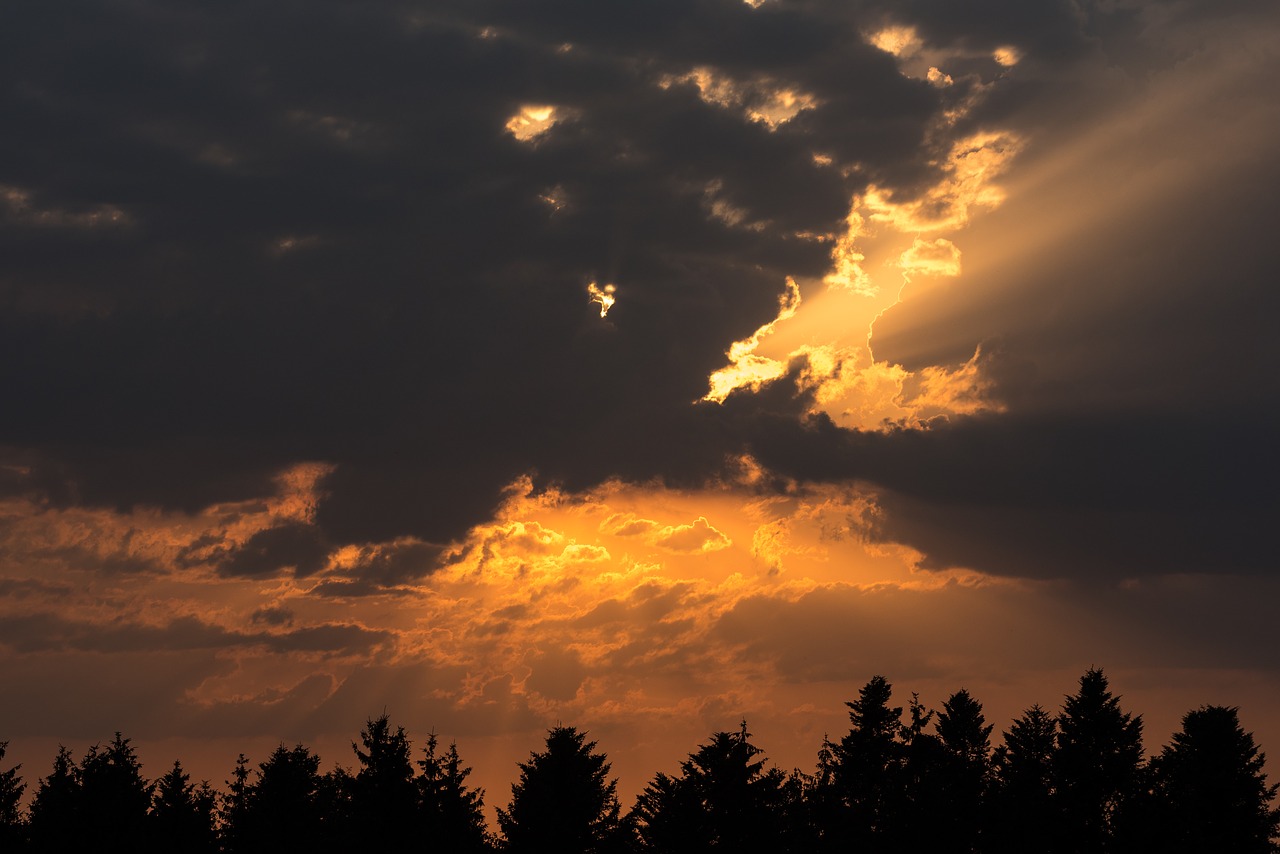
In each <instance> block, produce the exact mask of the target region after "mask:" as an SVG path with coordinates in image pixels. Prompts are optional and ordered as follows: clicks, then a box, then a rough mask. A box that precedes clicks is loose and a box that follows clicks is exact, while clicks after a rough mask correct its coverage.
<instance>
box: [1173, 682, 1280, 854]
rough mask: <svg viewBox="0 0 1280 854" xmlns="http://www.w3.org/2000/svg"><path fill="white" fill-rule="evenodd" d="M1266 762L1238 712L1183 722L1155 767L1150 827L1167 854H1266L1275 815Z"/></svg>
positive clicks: (1208, 711)
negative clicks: (1221, 853) (1214, 853)
mask: <svg viewBox="0 0 1280 854" xmlns="http://www.w3.org/2000/svg"><path fill="white" fill-rule="evenodd" d="M1265 760H1266V757H1265V756H1264V755H1263V754H1262V753H1261V752H1260V751H1259V750H1258V748H1257V745H1255V744H1254V741H1253V735H1252V734H1251V733H1247V732H1245V731H1244V728H1243V727H1241V726H1240V721H1239V717H1238V709H1236V708H1228V707H1224V706H1204V707H1202V708H1200V709H1198V710H1196V711H1192V712H1188V713H1187V714H1186V715H1185V716H1183V718H1182V730H1181V731H1180V732H1177V733H1174V736H1173V743H1172V744H1170V745H1168V746H1166V747H1165V748H1164V750H1163V752H1162V753H1161V754H1160V755H1159V756H1158V757H1156V759H1155V761H1154V762H1153V778H1154V783H1155V787H1154V788H1155V795H1156V799H1157V801H1156V802H1157V804H1158V805H1159V807H1158V808H1159V810H1160V813H1159V815H1158V820H1157V821H1156V822H1154V823H1153V827H1154V829H1155V831H1156V832H1157V833H1158V834H1159V839H1160V849H1161V850H1162V851H1164V852H1168V854H1191V852H1202V851H1213V850H1216V851H1231V852H1233V854H1270V852H1274V851H1277V850H1280V848H1278V847H1277V846H1276V844H1275V842H1274V841H1273V839H1274V837H1275V836H1276V834H1277V830H1278V827H1280V812H1278V811H1277V810H1276V808H1275V807H1274V806H1273V802H1274V800H1275V797H1276V788H1277V787H1276V786H1275V785H1271V786H1268V785H1267V776H1266V774H1265V773H1263V765H1264V763H1265Z"/></svg>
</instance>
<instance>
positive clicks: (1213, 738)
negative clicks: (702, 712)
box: [0, 670, 1280, 854]
mask: <svg viewBox="0 0 1280 854" xmlns="http://www.w3.org/2000/svg"><path fill="white" fill-rule="evenodd" d="M846 705H847V707H848V709H849V731H848V732H847V733H845V734H844V735H843V736H841V737H840V738H839V739H838V740H832V739H831V738H830V737H825V738H824V739H823V742H822V745H821V747H820V749H819V751H818V756H817V762H816V766H815V768H814V771H813V772H812V773H806V772H802V771H800V770H794V771H792V772H790V773H784V772H783V771H782V770H780V769H778V768H776V767H769V764H768V762H767V760H766V758H765V754H764V751H763V750H762V749H761V748H760V747H758V746H756V745H755V744H754V743H752V741H751V734H750V733H749V732H748V731H747V725H746V722H745V721H744V722H742V724H741V726H740V727H738V728H737V729H736V730H733V731H724V732H716V733H713V734H712V735H711V736H710V738H709V739H708V740H707V741H706V743H704V744H702V745H699V746H698V747H697V749H696V750H695V751H694V752H693V753H690V754H689V755H688V758H687V759H686V760H685V761H683V762H682V763H680V767H679V771H678V772H677V773H675V774H666V773H658V774H656V775H655V776H654V777H653V779H652V780H651V781H650V782H649V783H648V785H647V786H646V787H645V789H644V790H643V791H642V792H641V793H640V795H639V796H638V797H637V798H636V801H635V803H634V805H633V806H632V807H631V809H630V810H626V811H624V810H623V807H622V804H621V802H620V800H619V798H618V795H617V780H616V779H611V778H610V764H609V762H608V758H607V757H606V756H605V754H603V753H602V752H599V751H598V750H597V749H596V748H597V744H596V742H593V741H588V740H587V736H586V733H585V732H582V731H579V730H578V729H577V728H575V727H572V726H559V725H558V726H556V727H554V728H553V729H551V730H550V731H548V733H547V738H546V744H545V749H543V750H541V751H536V752H533V753H531V754H530V756H529V759H528V760H527V761H524V762H520V763H518V767H519V778H518V780H517V781H516V782H515V783H514V784H512V786H511V799H510V801H509V802H508V804H507V806H506V807H505V808H500V809H498V810H497V818H498V822H497V829H496V832H491V831H490V829H489V828H488V825H487V823H486V821H485V816H484V792H483V791H482V790H480V789H478V788H474V787H471V786H469V785H468V783H467V777H468V775H469V774H470V773H471V769H470V768H469V767H467V766H466V765H464V764H463V762H462V761H461V759H460V758H459V756H458V751H457V747H456V745H454V744H450V745H449V746H448V748H442V747H441V745H440V743H439V741H438V740H437V737H436V735H435V734H434V733H432V734H431V735H429V736H428V737H427V741H426V743H425V745H424V746H423V747H422V748H421V749H420V750H419V751H418V752H417V755H416V757H415V753H414V751H413V748H412V745H411V742H410V740H409V738H408V736H407V735H406V734H405V731H404V729H403V728H402V727H394V728H393V727H392V725H391V722H390V720H389V718H388V716H387V715H386V714H383V715H382V716H380V717H377V718H372V719H370V720H368V721H367V722H366V725H365V727H364V729H363V730H362V732H361V733H360V741H359V743H355V742H353V743H352V750H353V752H354V754H355V758H356V764H355V766H354V767H353V768H351V769H347V768H343V767H341V766H338V767H335V768H333V769H332V770H331V771H328V772H324V773H322V772H321V771H320V758H319V757H318V756H317V755H316V754H314V753H313V752H311V751H310V750H309V749H308V748H307V747H305V746H303V745H301V744H298V745H295V746H294V747H286V746H284V745H283V744H282V745H281V746H280V747H278V748H276V750H275V751H273V752H272V753H271V755H270V756H268V757H267V759H266V760H264V761H262V762H260V763H258V764H257V766H256V767H251V766H250V763H249V760H248V759H246V758H245V756H244V755H243V754H242V755H241V756H240V757H239V759H238V760H237V761H236V764H235V768H234V770H233V771H232V772H231V777H230V779H229V780H227V781H226V783H225V788H224V789H222V790H215V789H214V788H213V787H211V786H210V785H209V783H208V782H207V781H206V782H201V783H199V784H196V783H193V782H192V780H191V778H190V776H189V775H188V774H187V773H186V772H185V771H184V770H183V768H182V765H181V763H180V762H176V761H175V762H174V764H173V767H172V769H170V770H169V771H168V772H166V773H165V774H164V775H162V776H160V777H158V778H156V779H155V780H152V781H147V780H146V778H145V777H144V776H143V774H142V766H141V763H140V762H139V761H138V758H137V754H136V751H135V750H134V748H133V746H132V744H131V742H130V740H129V739H127V738H123V737H122V736H121V735H120V734H119V733H117V734H116V736H115V738H114V739H113V740H112V741H111V742H109V743H108V744H106V745H94V746H93V747H90V748H89V750H88V751H87V752H86V753H85V755H84V756H83V757H82V758H81V759H80V760H79V761H78V762H77V761H75V759H74V757H73V756H72V754H71V753H70V752H69V751H68V750H67V749H66V748H65V747H64V748H60V749H59V751H58V754H57V756H56V757H55V758H54V761H53V767H52V769H51V770H50V772H49V773H48V775H46V776H45V777H43V778H40V779H39V781H38V782H37V783H36V784H35V789H34V793H33V795H32V797H31V799H30V804H29V806H28V807H27V808H26V809H25V810H24V809H23V803H24V798H23V796H24V792H25V791H26V784H25V783H24V782H23V781H22V778H21V776H20V774H19V772H20V770H21V769H20V768H19V767H13V768H9V769H8V770H4V771H0V852H15V854H18V852H33V854H54V853H55V852H57V854H61V852H82V851H102V852H116V851H119V852H124V851H129V852H137V853H138V854H149V852H174V851H181V852H192V854H215V852H217V854H259V852H263V854H265V852H278V851H282V850H300V851H308V852H328V851H334V852H337V851H350V850H372V851H396V850H403V851H410V850H412V851H421V852H431V851H440V852H451V854H452V853H453V852H457V854H471V852H492V851H504V852H515V853H516V854H522V852H529V854H541V852H557V854H558V852H565V854H576V852H583V854H587V852H590V853H591V854H641V853H642V852H653V854H676V853H677V852H705V851H734V852H754V851H761V852H764V851H768V852H783V854H791V853H792V852H795V853H796V854H798V852H805V854H808V852H817V854H827V852H853V854H888V852H923V851H930V852H934V851H936V852H966V853H972V854H976V852H983V853H984V854H988V852H989V854H1014V852H1017V854H1037V852H1044V854H1108V852H1125V854H1128V852H1147V851H1150V852H1161V854H1181V853H1182V852H1187V854H1190V852H1197V854H1199V852H1230V853H1231V854H1253V852H1259V854H1261V852H1276V851H1280V846H1278V845H1277V843H1276V841H1275V839H1276V836H1277V833H1278V829H1280V810H1278V809H1276V808H1274V807H1273V805H1272V804H1273V801H1274V800H1275V797H1276V790H1277V786H1275V785H1268V784H1267V780H1266V774H1265V771H1264V762H1265V758H1264V755H1263V754H1262V753H1261V752H1260V751H1259V749H1258V747H1257V745H1256V744H1255V743H1254V739H1253V736H1252V734H1250V733H1247V732H1245V731H1244V729H1243V728H1242V727H1241V725H1240V722H1239V719H1238V713H1237V709H1235V708H1230V707H1224V706H1204V707H1201V708H1200V709H1197V710H1194V711H1190V712H1188V713H1187V714H1186V715H1185V716H1184V717H1183V719H1182V729H1181V730H1180V731H1179V732H1177V733H1175V734H1174V736H1173V738H1172V740H1171V742H1170V743H1169V744H1168V745H1166V746H1164V747H1163V749H1162V750H1161V751H1160V752H1159V753H1158V754H1156V755H1154V756H1152V757H1150V758H1146V755H1145V753H1144V750H1143V744H1142V719H1141V716H1135V715H1132V714H1130V713H1128V712H1126V711H1124V710H1123V709H1122V708H1121V706H1120V702H1119V698H1118V697H1116V696H1114V695H1113V694H1112V693H1111V691H1110V688H1109V686H1108V682H1107V679H1106V677H1105V676H1104V675H1103V673H1102V671H1100V670H1090V671H1088V672H1087V673H1085V675H1084V676H1082V677H1081V679H1080V685H1079V689H1078V691H1077V692H1076V693H1075V694H1073V695H1071V696H1068V697H1066V699H1065V702H1064V704H1063V706H1062V709H1061V710H1060V711H1059V712H1058V713H1057V714H1050V713H1049V712H1048V711H1046V710H1045V709H1043V708H1041V707H1040V706H1038V705H1036V706H1032V707H1031V708H1029V709H1027V710H1026V711H1025V712H1023V714H1022V715H1021V716H1019V717H1018V718H1017V719H1016V720H1014V721H1013V722H1012V723H1011V725H1010V727H1009V729H1008V730H1006V731H1005V732H1004V733H1003V739H1002V743H1001V744H1000V745H999V746H996V747H993V746H992V744H991V733H992V729H993V727H992V725H990V724H988V723H986V720H985V718H984V716H983V712H982V704H981V703H979V702H978V701H977V700H976V699H974V698H973V697H972V696H970V695H969V693H968V692H967V691H965V690H960V691H957V692H955V693H954V694H952V695H951V696H950V697H948V698H947V699H946V700H945V701H944V702H943V703H942V706H941V708H939V709H937V710H933V709H928V708H925V707H924V706H923V704H921V703H920V702H919V699H918V697H917V696H916V695H914V694H913V695H912V696H911V699H910V700H909V702H908V704H907V706H906V709H905V713H904V708H903V707H902V706H895V705H893V692H892V686H891V685H890V684H889V683H888V681H886V680H885V679H884V678H883V677H881V676H876V677H874V678H872V679H871V680H870V681H868V682H867V683H866V685H864V686H863V687H862V688H861V689H860V690H859V692H858V696H857V698H856V699H854V700H852V701H850V702H848V703H846ZM7 746H8V743H7V742H0V763H2V762H3V759H4V754H5V750H6V748H7ZM2 767H3V765H2V764H0V768H2Z"/></svg>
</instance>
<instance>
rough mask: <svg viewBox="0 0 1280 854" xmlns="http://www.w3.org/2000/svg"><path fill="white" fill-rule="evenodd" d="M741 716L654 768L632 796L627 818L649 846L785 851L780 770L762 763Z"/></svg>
mask: <svg viewBox="0 0 1280 854" xmlns="http://www.w3.org/2000/svg"><path fill="white" fill-rule="evenodd" d="M750 735H751V734H750V733H748V732H747V728H746V722H745V721H744V722H743V724H742V727H741V729H740V730H739V731H738V732H736V733H728V732H717V733H715V734H713V735H712V736H711V741H710V742H708V743H707V744H704V745H702V746H701V747H700V748H699V749H698V751H697V752H696V753H691V754H689V758H688V759H687V760H685V761H684V762H682V763H681V765H680V776H679V777H676V778H671V777H668V776H667V775H665V774H661V773H660V774H658V775H657V776H656V777H655V778H654V780H653V782H652V783H650V784H649V786H648V787H647V788H646V789H645V790H644V792H643V793H641V795H640V797H639V798H638V799H637V802H636V807H635V810H634V811H633V816H634V819H635V821H636V823H637V826H638V832H639V835H640V838H641V840H642V841H643V843H644V845H645V850H647V851H653V852H664V854H667V853H668V852H670V853H671V854H674V852H700V851H708V850H715V851H744V850H751V849H752V848H761V849H763V848H766V847H767V848H768V849H769V850H772V851H783V850H786V845H787V841H788V840H787V835H788V834H787V829H788V823H787V815H786V807H787V800H788V797H787V792H786V783H787V778H786V775H785V774H783V773H782V772H781V771H780V770H778V769H777V768H770V769H768V770H766V769H765V768H764V760H763V758H761V757H762V756H763V751H761V750H760V748H758V747H756V746H755V745H754V744H752V743H751V741H750Z"/></svg>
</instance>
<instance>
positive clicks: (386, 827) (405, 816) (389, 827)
mask: <svg viewBox="0 0 1280 854" xmlns="http://www.w3.org/2000/svg"><path fill="white" fill-rule="evenodd" d="M360 742H361V744H362V745H363V746H364V749H363V750H361V748H360V746H358V745H356V744H355V743H352V745H351V749H352V750H353V751H354V752H355V754H356V758H357V759H358V760H359V762H360V770H359V771H358V772H357V773H356V775H355V780H354V786H353V787H352V814H353V819H354V828H353V829H354V832H355V835H356V839H357V840H359V843H360V847H362V848H369V849H371V850H389V849H395V848H404V847H408V846H409V845H410V844H411V843H412V841H413V840H414V839H415V837H416V836H417V827H416V824H417V822H416V821H415V819H416V818H417V815H416V813H417V805H418V790H417V787H416V786H415V785H414V781H413V762H412V759H411V757H410V752H411V749H410V745H409V739H408V737H407V736H406V735H405V734H404V729H403V728H402V727H397V728H396V729H395V731H394V732H392V730H391V723H390V721H389V719H388V717H387V715H386V714H385V713H383V714H382V715H380V716H379V717H377V718H370V719H369V720H368V721H367V722H366V724H365V728H364V730H363V731H362V732H361V733H360Z"/></svg>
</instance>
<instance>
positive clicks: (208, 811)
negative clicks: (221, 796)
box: [151, 760, 217, 854]
mask: <svg viewBox="0 0 1280 854" xmlns="http://www.w3.org/2000/svg"><path fill="white" fill-rule="evenodd" d="M215 806H216V796H215V794H214V791H213V789H211V788H210V787H209V783H208V781H204V782H202V783H201V784H200V785H199V786H196V785H193V784H192V782H191V776H190V775H189V774H187V773H186V772H185V771H183V770H182V763H181V762H179V761H177V760H174V763H173V768H171V769H170V770H169V772H168V773H166V774H165V775H163V776H162V777H160V778H159V779H158V780H156V783H155V792H154V795H153V797H152V802H151V835H152V838H153V839H154V840H155V845H156V849H157V850H159V851H184V852H186V851H189V852H192V854H200V852H212V851H216V850H217V838H216V836H215V835H214V825H213V817H214V807H215Z"/></svg>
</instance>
